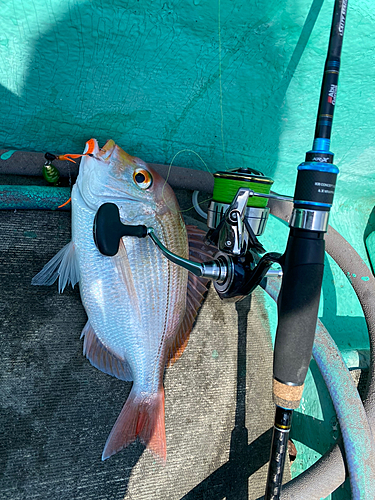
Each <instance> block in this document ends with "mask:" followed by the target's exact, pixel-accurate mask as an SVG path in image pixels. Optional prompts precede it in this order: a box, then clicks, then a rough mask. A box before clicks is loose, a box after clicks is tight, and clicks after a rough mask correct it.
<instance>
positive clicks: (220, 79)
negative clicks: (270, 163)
mask: <svg viewBox="0 0 375 500" xmlns="http://www.w3.org/2000/svg"><path fill="white" fill-rule="evenodd" d="M218 34H219V96H220V117H221V120H220V121H221V144H222V148H223V157H224V167H225V170H227V160H226V155H225V143H224V112H223V84H222V71H221V0H219V1H218Z"/></svg>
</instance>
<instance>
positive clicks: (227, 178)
mask: <svg viewBox="0 0 375 500" xmlns="http://www.w3.org/2000/svg"><path fill="white" fill-rule="evenodd" d="M214 178H215V180H214V193H213V199H214V200H215V201H217V202H219V203H227V204H231V203H232V201H233V198H234V197H235V196H236V194H237V191H238V190H239V189H240V188H241V187H244V188H248V189H251V190H252V191H254V192H256V193H261V194H269V192H270V191H271V186H272V184H273V180H272V179H271V178H270V177H264V176H260V175H259V176H258V175H253V174H242V173H241V174H238V173H235V172H216V173H215V174H214ZM267 202H268V199H267V198H259V197H257V196H252V197H250V198H249V201H248V203H247V206H248V207H259V208H263V207H266V206H267Z"/></svg>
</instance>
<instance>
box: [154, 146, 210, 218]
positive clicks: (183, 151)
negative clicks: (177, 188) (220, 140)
mask: <svg viewBox="0 0 375 500" xmlns="http://www.w3.org/2000/svg"><path fill="white" fill-rule="evenodd" d="M181 153H194V154H195V155H196V156H198V158H199V159H200V160H201V162H202V163H203V165H204V166H205V169H206V170H207V172H208V173H209V174H210V175H212V177H213V173H212V172H211V171H210V169H209V167H208V165H207V163H206V162H205V161H204V160H203V158H202V157H201V156H200V154H199V153H197V152H196V151H194V150H193V149H181V150H180V151H178V152H177V153H176V154H175V155H174V157H173V158H172V160H171V162H170V164H169V168H168V173H167V177H166V179H165V181H164V184H163V188H162V192H161V193H162V198H163V201H164V203H165V204H166V205H167V207H168V208H169V209H170V210H171V211H172V213H177V212H175V211H173V208H171V207H170V206H169V205H168V203H167V201H166V199H165V197H164V189H165V186H166V184H167V183H168V179H169V175H170V172H171V169H172V165H173V162H174V161H175V159H176V158H177V156H178V155H179V154H181ZM210 199H211V198H207V200H203V201H201V202H199V204H200V205H201V204H202V203H205V202H206V201H210ZM193 208H194V206H191V207H190V208H187V209H185V210H180V213H184V212H188V211H189V210H192V209H193Z"/></svg>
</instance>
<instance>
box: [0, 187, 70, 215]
mask: <svg viewBox="0 0 375 500" xmlns="http://www.w3.org/2000/svg"><path fill="white" fill-rule="evenodd" d="M69 198H70V188H61V187H52V186H18V185H11V186H0V210H15V209H18V210H56V209H57V208H58V207H59V206H60V205H62V204H64V203H65V202H66V201H68V199H69ZM59 210H70V205H66V206H65V207H62V208H60V209H59Z"/></svg>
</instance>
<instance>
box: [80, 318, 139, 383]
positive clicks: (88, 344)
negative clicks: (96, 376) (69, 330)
mask: <svg viewBox="0 0 375 500" xmlns="http://www.w3.org/2000/svg"><path fill="white" fill-rule="evenodd" d="M82 337H84V341H83V355H84V356H86V358H87V359H88V360H89V361H90V363H91V364H92V365H93V366H95V368H98V370H101V371H102V372H104V373H107V374H108V375H112V376H113V377H116V378H119V379H120V380H125V381H126V382H130V381H132V380H133V375H132V371H131V368H130V366H129V363H128V362H127V361H126V359H120V358H119V357H117V356H116V355H115V354H113V353H112V352H111V351H110V350H109V349H108V348H107V347H105V345H104V344H103V343H102V342H101V341H100V339H99V338H98V336H97V335H96V333H95V331H94V329H93V327H92V326H91V324H90V321H88V322H87V323H86V325H85V327H84V329H83V330H82V334H81V338H82Z"/></svg>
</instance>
